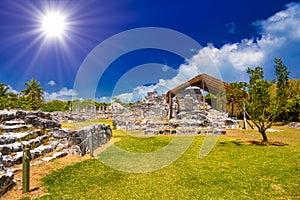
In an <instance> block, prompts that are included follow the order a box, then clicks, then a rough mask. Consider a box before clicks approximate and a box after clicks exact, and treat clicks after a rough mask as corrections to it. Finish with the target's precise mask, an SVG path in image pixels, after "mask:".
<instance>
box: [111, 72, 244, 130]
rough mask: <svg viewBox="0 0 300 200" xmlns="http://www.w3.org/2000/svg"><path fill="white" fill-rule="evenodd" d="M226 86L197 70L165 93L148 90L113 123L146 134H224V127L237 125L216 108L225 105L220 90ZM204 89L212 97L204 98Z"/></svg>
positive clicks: (226, 87)
mask: <svg viewBox="0 0 300 200" xmlns="http://www.w3.org/2000/svg"><path fill="white" fill-rule="evenodd" d="M228 89H230V86H229V84H227V83H225V82H223V81H221V80H219V79H216V78H214V77H212V76H209V75H207V74H200V75H198V76H195V77H194V78H192V79H190V80H189V81H187V82H185V83H182V84H181V85H179V86H177V87H175V88H173V89H172V90H169V91H168V92H167V93H166V94H165V95H164V96H160V95H158V94H157V92H149V93H148V95H147V97H145V98H144V99H142V100H140V101H138V102H136V103H135V104H134V105H133V106H131V107H130V108H124V110H122V111H121V110H120V112H119V113H118V114H117V115H114V124H115V126H116V128H117V129H124V130H143V131H144V133H145V134H146V135H153V134H154V135H156V134H202V133H203V134H225V130H223V128H236V127H237V126H238V122H237V121H236V120H233V119H231V118H228V114H227V113H225V112H222V111H219V110H224V107H225V106H224V105H225V100H224V97H222V95H220V94H222V93H223V94H224V92H226V90H228ZM204 92H208V93H210V94H212V95H214V98H211V99H209V101H207V100H206V99H205V98H204ZM223 96H224V95H223ZM222 98H223V99H222ZM220 100H221V103H220V102H218V101H220ZM222 100H223V104H222ZM218 107H221V108H219V109H217V108H218Z"/></svg>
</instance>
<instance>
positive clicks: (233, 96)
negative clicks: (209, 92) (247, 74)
mask: <svg viewBox="0 0 300 200" xmlns="http://www.w3.org/2000/svg"><path fill="white" fill-rule="evenodd" d="M246 85H247V83H245V82H233V83H230V90H228V91H227V92H226V98H227V104H231V116H234V107H235V106H237V107H238V108H241V107H242V104H243V102H244V101H245V99H246V97H247V92H246V90H245V87H246ZM239 112H241V111H240V110H239Z"/></svg>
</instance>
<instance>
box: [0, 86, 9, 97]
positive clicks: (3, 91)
mask: <svg viewBox="0 0 300 200" xmlns="http://www.w3.org/2000/svg"><path fill="white" fill-rule="evenodd" d="M8 90H9V87H7V86H6V85H5V84H3V83H0V97H5V96H6V95H7V91H8Z"/></svg>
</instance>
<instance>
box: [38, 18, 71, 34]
mask: <svg viewBox="0 0 300 200" xmlns="http://www.w3.org/2000/svg"><path fill="white" fill-rule="evenodd" d="M65 29H66V21H65V17H64V16H63V15H61V14H59V13H49V14H47V15H45V16H44V17H43V19H42V31H43V33H44V34H45V35H46V36H47V37H61V36H62V35H63V34H64V32H65Z"/></svg>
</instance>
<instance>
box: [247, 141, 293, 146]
mask: <svg viewBox="0 0 300 200" xmlns="http://www.w3.org/2000/svg"><path fill="white" fill-rule="evenodd" d="M247 143H249V144H250V145H258V146H268V145H271V146H287V145H288V144H286V143H283V142H278V141H274V142H269V144H262V143H261V141H254V140H251V141H247Z"/></svg>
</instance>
